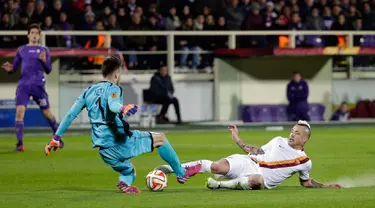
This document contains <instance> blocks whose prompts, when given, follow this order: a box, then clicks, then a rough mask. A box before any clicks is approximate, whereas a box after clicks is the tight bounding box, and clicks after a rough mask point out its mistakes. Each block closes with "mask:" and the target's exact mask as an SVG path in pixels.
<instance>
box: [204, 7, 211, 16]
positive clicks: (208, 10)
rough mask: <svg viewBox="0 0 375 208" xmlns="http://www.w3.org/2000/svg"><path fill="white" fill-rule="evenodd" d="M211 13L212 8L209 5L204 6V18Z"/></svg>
mask: <svg viewBox="0 0 375 208" xmlns="http://www.w3.org/2000/svg"><path fill="white" fill-rule="evenodd" d="M211 14H212V9H211V8H209V7H207V6H205V7H203V17H204V18H207V17H208V15H211Z"/></svg>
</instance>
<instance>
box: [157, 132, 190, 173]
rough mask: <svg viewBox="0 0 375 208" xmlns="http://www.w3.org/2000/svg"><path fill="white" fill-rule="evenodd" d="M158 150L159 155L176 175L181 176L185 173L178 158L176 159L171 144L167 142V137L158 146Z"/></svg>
mask: <svg viewBox="0 0 375 208" xmlns="http://www.w3.org/2000/svg"><path fill="white" fill-rule="evenodd" d="M158 152H159V155H160V157H161V158H162V159H163V160H164V161H165V162H167V163H168V164H169V165H170V166H171V167H172V169H173V171H174V172H175V174H176V176H179V177H183V176H184V175H185V171H184V168H183V167H182V166H181V163H180V159H178V156H177V154H176V152H175V151H174V149H173V147H172V146H171V144H169V142H168V140H167V139H165V142H164V144H163V145H161V146H160V147H158Z"/></svg>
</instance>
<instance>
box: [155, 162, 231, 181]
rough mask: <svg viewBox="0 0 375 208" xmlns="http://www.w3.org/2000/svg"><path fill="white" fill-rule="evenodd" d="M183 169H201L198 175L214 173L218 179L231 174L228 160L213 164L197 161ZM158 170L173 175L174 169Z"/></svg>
mask: <svg viewBox="0 0 375 208" xmlns="http://www.w3.org/2000/svg"><path fill="white" fill-rule="evenodd" d="M182 167H184V168H185V167H200V168H199V170H197V172H198V173H212V174H215V177H216V178H220V177H223V176H225V175H226V174H227V173H228V172H229V168H230V167H229V163H228V161H227V160H225V159H223V160H219V161H216V162H213V161H211V160H197V161H192V162H187V163H183V164H182ZM155 169H157V170H161V171H163V172H164V173H165V174H171V173H173V169H172V168H171V167H170V166H169V165H162V166H159V167H157V168H155Z"/></svg>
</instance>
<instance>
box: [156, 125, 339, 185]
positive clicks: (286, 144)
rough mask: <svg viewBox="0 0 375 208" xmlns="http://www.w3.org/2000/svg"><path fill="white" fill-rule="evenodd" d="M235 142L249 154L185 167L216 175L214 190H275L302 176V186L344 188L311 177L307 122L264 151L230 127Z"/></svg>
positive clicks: (275, 139)
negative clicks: (193, 167)
mask: <svg viewBox="0 0 375 208" xmlns="http://www.w3.org/2000/svg"><path fill="white" fill-rule="evenodd" d="M228 128H229V131H231V132H232V139H233V141H234V142H235V143H236V144H237V145H238V146H239V147H241V149H243V150H244V151H245V152H246V153H247V154H248V155H240V154H235V155H231V156H229V157H227V158H224V159H221V160H219V161H216V162H212V161H209V160H199V161H194V162H190V163H186V164H183V166H184V165H186V166H193V165H195V166H196V165H198V166H199V167H200V171H199V172H200V173H204V172H208V173H213V174H215V177H216V179H227V180H225V181H218V180H215V179H213V178H209V179H208V181H207V187H208V188H210V189H221V188H225V189H242V190H251V189H263V188H266V189H273V188H275V187H277V186H278V185H279V184H280V183H281V182H282V181H284V180H286V179H287V178H289V177H291V176H292V175H293V174H295V173H298V175H299V180H300V183H301V185H302V186H304V187H308V188H340V187H341V186H340V185H339V184H322V183H319V182H317V181H315V180H313V179H311V178H310V170H311V160H310V158H309V157H307V155H306V153H305V152H304V150H303V147H304V145H305V144H306V142H307V141H308V140H309V138H310V134H311V129H310V125H309V124H308V123H307V122H306V121H298V123H297V124H296V125H295V126H294V127H293V128H292V130H291V132H290V135H289V139H287V138H283V137H275V138H274V139H272V140H271V141H270V142H268V143H267V144H266V145H263V146H262V147H261V148H259V147H256V146H252V145H248V144H247V143H246V142H244V141H243V140H242V139H240V137H239V136H238V129H237V127H236V126H235V125H230V126H229V127H228ZM157 169H159V170H162V171H164V172H165V173H166V174H169V173H171V172H173V171H172V170H171V168H170V167H169V166H167V165H166V166H160V167H158V168H157Z"/></svg>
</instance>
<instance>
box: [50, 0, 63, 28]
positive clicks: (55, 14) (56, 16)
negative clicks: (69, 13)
mask: <svg viewBox="0 0 375 208" xmlns="http://www.w3.org/2000/svg"><path fill="white" fill-rule="evenodd" d="M61 12H63V10H62V2H61V0H55V1H54V2H53V9H52V10H51V13H50V15H51V16H52V22H54V23H56V24H57V23H59V21H60V14H61Z"/></svg>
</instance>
